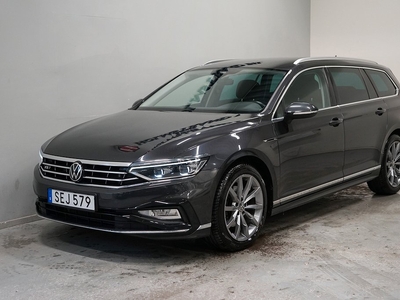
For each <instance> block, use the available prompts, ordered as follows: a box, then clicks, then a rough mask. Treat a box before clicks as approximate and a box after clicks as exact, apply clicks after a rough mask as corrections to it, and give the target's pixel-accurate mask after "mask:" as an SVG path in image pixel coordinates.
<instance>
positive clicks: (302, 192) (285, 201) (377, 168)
mask: <svg viewBox="0 0 400 300" xmlns="http://www.w3.org/2000/svg"><path fill="white" fill-rule="evenodd" d="M380 168H381V166H375V167H372V168H369V169H366V170H363V171H360V172H357V173H354V174H351V175H347V176H344V177H342V178H339V179H335V180H332V181H330V182H327V183H324V184H321V185H318V186H315V187H312V188H310V189H307V190H304V191H301V192H298V193H295V194H292V195H289V196H286V197H283V198H280V199H278V200H275V201H274V202H273V203H272V204H273V208H275V207H277V206H279V205H282V204H285V203H287V202H290V201H291V200H293V199H295V198H300V197H302V196H305V195H308V194H311V193H313V192H316V191H319V190H322V189H324V188H326V187H329V186H332V185H335V184H338V183H342V182H345V181H348V180H351V179H353V178H356V177H360V176H362V175H364V174H367V173H370V172H373V171H376V170H379V169H380Z"/></svg>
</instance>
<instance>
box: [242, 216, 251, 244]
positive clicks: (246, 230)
mask: <svg viewBox="0 0 400 300" xmlns="http://www.w3.org/2000/svg"><path fill="white" fill-rule="evenodd" d="M240 219H241V221H242V226H241V227H242V230H241V231H242V232H243V234H244V235H245V237H246V238H249V237H250V233H249V226H248V225H247V222H246V220H245V218H244V216H243V214H242V213H240Z"/></svg>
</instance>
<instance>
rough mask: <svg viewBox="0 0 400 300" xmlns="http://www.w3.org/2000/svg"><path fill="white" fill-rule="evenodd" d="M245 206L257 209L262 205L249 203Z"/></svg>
mask: <svg viewBox="0 0 400 300" xmlns="http://www.w3.org/2000/svg"><path fill="white" fill-rule="evenodd" d="M245 208H246V209H255V210H258V209H263V206H262V205H261V204H250V205H247V206H245Z"/></svg>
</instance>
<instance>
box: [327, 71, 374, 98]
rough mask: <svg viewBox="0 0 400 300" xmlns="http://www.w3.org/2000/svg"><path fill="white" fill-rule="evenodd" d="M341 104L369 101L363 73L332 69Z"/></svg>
mask: <svg viewBox="0 0 400 300" xmlns="http://www.w3.org/2000/svg"><path fill="white" fill-rule="evenodd" d="M329 71H330V73H331V75H332V79H333V83H334V85H335V90H336V96H337V98H338V101H339V103H340V104H346V103H352V102H356V101H361V100H367V99H369V95H368V91H367V88H366V87H365V83H364V80H363V78H362V76H361V72H360V70H359V69H356V68H330V70H329Z"/></svg>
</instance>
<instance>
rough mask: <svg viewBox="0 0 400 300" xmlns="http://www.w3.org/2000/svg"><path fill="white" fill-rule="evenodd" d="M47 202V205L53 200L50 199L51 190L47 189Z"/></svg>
mask: <svg viewBox="0 0 400 300" xmlns="http://www.w3.org/2000/svg"><path fill="white" fill-rule="evenodd" d="M47 201H48V202H49V203H52V202H53V199H52V198H51V189H47Z"/></svg>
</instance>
